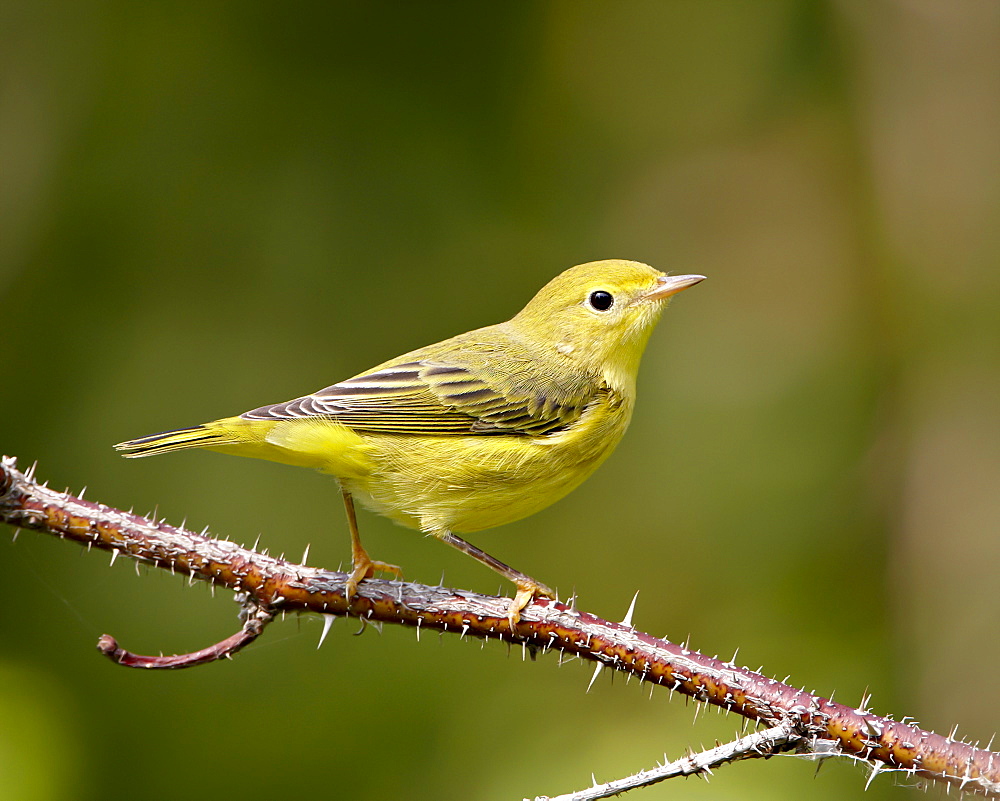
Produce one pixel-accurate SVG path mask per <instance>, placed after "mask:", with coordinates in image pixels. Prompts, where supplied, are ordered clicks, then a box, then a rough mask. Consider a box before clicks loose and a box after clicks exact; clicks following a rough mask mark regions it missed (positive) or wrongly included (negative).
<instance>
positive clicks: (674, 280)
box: [643, 275, 705, 300]
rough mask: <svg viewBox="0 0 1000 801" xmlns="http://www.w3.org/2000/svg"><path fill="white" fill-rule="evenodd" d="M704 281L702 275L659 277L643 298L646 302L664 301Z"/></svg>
mask: <svg viewBox="0 0 1000 801" xmlns="http://www.w3.org/2000/svg"><path fill="white" fill-rule="evenodd" d="M704 280H705V276H703V275H661V276H660V277H659V278H657V279H656V286H655V287H653V289H651V290H650V291H649V292H647V293H646V294H645V295H644V296H643V297H644V298H645V299H646V300H664V299H666V298H669V297H670V296H671V295H676V294H677V293H678V292H680V291H681V290H684V289H687V288H688V287H689V286H694V285H695V284H700V283H701V282H702V281H704Z"/></svg>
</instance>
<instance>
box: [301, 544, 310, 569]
mask: <svg viewBox="0 0 1000 801" xmlns="http://www.w3.org/2000/svg"><path fill="white" fill-rule="evenodd" d="M308 561H309V544H308V543H307V544H306V549H305V550H304V551H303V552H302V564H303V565H304V564H306V563H307V562H308Z"/></svg>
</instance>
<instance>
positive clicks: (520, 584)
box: [507, 576, 556, 628]
mask: <svg viewBox="0 0 1000 801" xmlns="http://www.w3.org/2000/svg"><path fill="white" fill-rule="evenodd" d="M514 584H516V585H517V593H516V594H515V595H514V597H513V598H512V599H511V601H510V606H508V607H507V620H508V621H509V622H510V627H511V628H514V626H515V625H517V622H518V621H519V620H520V619H521V610H522V609H524V608H525V607H526V606H527V605H528V604H530V603H531V602H532V601H533V600H535V598H555V597H556V594H555V592H554V591H553V590H552V589H550V588H549V587H547V586H545V585H544V584H540V583H539V582H537V581H535V580H534V579H529V578H528V577H527V576H525V579H522V580H515V581H514Z"/></svg>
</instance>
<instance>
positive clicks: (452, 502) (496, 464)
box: [341, 401, 631, 533]
mask: <svg viewBox="0 0 1000 801" xmlns="http://www.w3.org/2000/svg"><path fill="white" fill-rule="evenodd" d="M630 416H631V404H628V405H627V407H626V406H624V405H623V404H621V403H620V402H617V401H612V402H608V403H603V404H599V405H597V406H595V407H593V408H591V409H589V410H588V411H587V412H585V414H584V415H583V416H582V417H581V419H580V420H578V421H577V423H576V424H574V425H573V426H572V427H571V428H569V429H567V430H565V431H561V432H558V433H555V434H548V435H545V436H541V437H524V436H504V435H492V436H467V437H455V436H447V437H412V436H385V435H366V436H365V440H366V443H367V445H368V446H369V448H370V451H369V458H370V459H371V461H372V464H373V465H374V468H373V469H372V470H371V471H370V472H369V473H368V474H367V475H364V476H357V477H341V483H342V484H343V485H344V487H345V488H346V489H347V490H348V491H350V492H351V493H353V494H354V495H356V496H357V497H358V498H359V500H360V501H361V502H362V503H363V504H364V505H365V506H367V507H369V508H370V509H373V510H374V511H376V512H379V513H381V514H384V515H386V516H387V517H389V518H391V519H393V520H395V521H396V522H398V523H401V524H403V525H405V526H409V527H412V528H418V529H420V530H421V531H426V532H434V531H441V530H447V531H454V532H458V533H465V532H473V531H480V530H482V529H486V528H493V527H494V526H500V525H503V524H505V523H510V522H513V521H515V520H520V519H521V518H523V517H527V516H528V515H531V514H534V513H535V512H537V511H540V510H541V509H544V508H545V507H546V506H548V505H550V504H552V503H555V502H556V501H557V500H559V499H560V498H562V497H563V496H565V495H566V494H567V493H569V492H570V491H572V490H573V489H575V488H576V487H578V486H579V485H580V483H581V482H583V481H584V479H586V478H587V477H588V476H589V475H590V474H591V473H593V472H594V470H596V469H597V467H598V466H599V465H600V464H601V463H602V462H603V461H604V460H605V459H606V458H607V457H608V456H609V455H610V454H611V452H612V451H613V450H614V448H615V446H616V445H617V444H618V442H619V441H620V440H621V438H622V435H623V434H624V433H625V429H626V428H627V427H628V422H629V418H630Z"/></svg>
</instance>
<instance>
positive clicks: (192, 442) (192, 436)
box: [115, 425, 239, 459]
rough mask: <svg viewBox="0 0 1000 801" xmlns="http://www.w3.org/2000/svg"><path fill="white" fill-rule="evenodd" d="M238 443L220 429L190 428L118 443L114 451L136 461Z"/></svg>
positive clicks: (236, 439)
mask: <svg viewBox="0 0 1000 801" xmlns="http://www.w3.org/2000/svg"><path fill="white" fill-rule="evenodd" d="M238 441H239V437H237V436H234V434H233V432H232V431H227V430H225V429H224V428H221V427H218V428H217V427H212V426H211V425H208V426H205V425H201V426H192V427H191V428H178V429H176V430H174V431H163V432H161V433H159V434H152V435H151V436H148V437H140V438H139V439H130V440H129V441H128V442H119V443H118V444H117V445H115V450H118V451H124V453H125V458H127V459H136V458H138V457H140V456H155V455H156V454H158V453H169V452H170V451H180V450H184V449H185V448H212V447H216V446H219V445H231V444H233V443H235V442H238Z"/></svg>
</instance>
